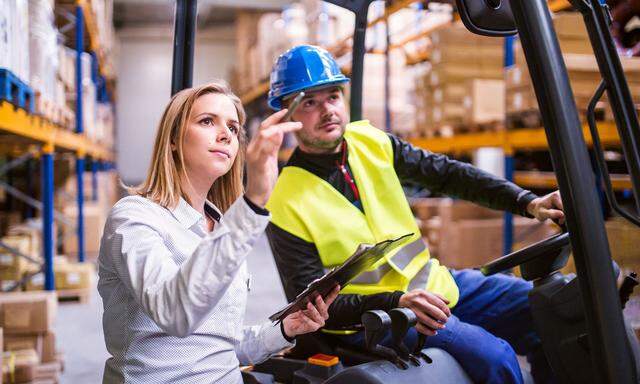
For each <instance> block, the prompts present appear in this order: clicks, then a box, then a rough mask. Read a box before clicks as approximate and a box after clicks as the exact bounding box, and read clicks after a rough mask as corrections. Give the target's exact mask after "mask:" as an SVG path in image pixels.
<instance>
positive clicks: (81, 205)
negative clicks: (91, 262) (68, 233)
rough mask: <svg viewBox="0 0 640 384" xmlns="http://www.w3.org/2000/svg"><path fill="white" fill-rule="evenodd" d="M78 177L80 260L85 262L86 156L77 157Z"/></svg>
mask: <svg viewBox="0 0 640 384" xmlns="http://www.w3.org/2000/svg"><path fill="white" fill-rule="evenodd" d="M76 178H77V179H78V196H77V202H78V227H77V228H76V229H77V232H78V261H79V262H81V263H82V262H84V157H83V156H80V155H78V158H77V159H76Z"/></svg>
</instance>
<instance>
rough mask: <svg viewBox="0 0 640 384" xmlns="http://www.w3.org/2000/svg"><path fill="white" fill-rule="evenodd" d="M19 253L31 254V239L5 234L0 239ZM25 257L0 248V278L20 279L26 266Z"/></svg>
mask: <svg viewBox="0 0 640 384" xmlns="http://www.w3.org/2000/svg"><path fill="white" fill-rule="evenodd" d="M1 241H2V242H3V243H5V244H6V245H7V246H9V247H11V248H13V249H15V250H16V251H18V252H20V253H21V254H24V255H27V256H31V254H30V251H31V248H30V247H31V241H30V239H29V238H28V237H25V236H5V237H3V238H2V240H1ZM27 263H28V261H27V259H25V258H23V257H20V256H18V255H16V254H14V253H11V252H9V251H8V250H6V249H5V248H0V280H20V276H22V273H23V272H24V270H25V269H26V267H27Z"/></svg>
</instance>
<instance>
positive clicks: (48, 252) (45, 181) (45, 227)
mask: <svg viewBox="0 0 640 384" xmlns="http://www.w3.org/2000/svg"><path fill="white" fill-rule="evenodd" d="M41 159H42V237H43V241H42V242H43V247H44V249H43V257H44V289H45V290H47V291H52V290H54V289H55V286H56V284H55V276H54V274H53V255H54V252H55V242H54V238H53V146H51V145H46V146H45V147H44V153H43V154H42V156H41Z"/></svg>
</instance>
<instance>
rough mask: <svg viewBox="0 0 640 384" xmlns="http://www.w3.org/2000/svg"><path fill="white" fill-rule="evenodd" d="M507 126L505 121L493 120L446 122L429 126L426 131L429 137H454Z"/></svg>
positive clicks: (493, 130) (425, 133) (497, 129)
mask: <svg viewBox="0 0 640 384" xmlns="http://www.w3.org/2000/svg"><path fill="white" fill-rule="evenodd" d="M504 127H505V123H504V121H491V122H487V123H471V124H470V123H444V124H441V125H439V126H437V127H432V128H429V129H428V130H426V131H425V132H424V136H426V137H427V138H435V137H453V136H456V135H464V134H469V133H479V132H498V131H501V130H503V129H504Z"/></svg>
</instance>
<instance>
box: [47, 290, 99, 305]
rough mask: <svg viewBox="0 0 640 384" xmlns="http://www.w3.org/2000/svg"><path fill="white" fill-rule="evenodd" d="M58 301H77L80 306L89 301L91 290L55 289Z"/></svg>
mask: <svg viewBox="0 0 640 384" xmlns="http://www.w3.org/2000/svg"><path fill="white" fill-rule="evenodd" d="M56 294H57V295H58V301H60V302H63V301H77V302H79V303H80V304H87V303H88V302H89V300H90V299H91V290H90V289H88V288H84V289H56Z"/></svg>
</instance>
